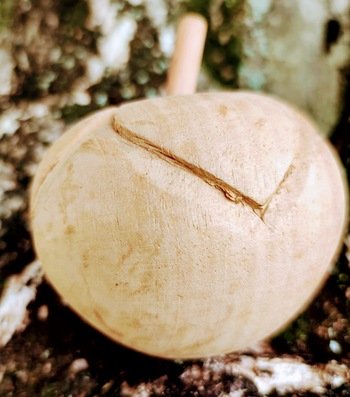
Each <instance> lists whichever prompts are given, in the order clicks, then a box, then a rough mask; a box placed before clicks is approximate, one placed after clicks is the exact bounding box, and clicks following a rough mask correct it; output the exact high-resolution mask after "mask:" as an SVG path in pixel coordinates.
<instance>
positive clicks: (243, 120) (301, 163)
mask: <svg viewBox="0 0 350 397" xmlns="http://www.w3.org/2000/svg"><path fill="white" fill-rule="evenodd" d="M342 178H343V176H342V173H341V168H340V165H339V162H338V160H337V159H336V156H335V155H334V153H333V152H332V151H331V150H330V148H329V146H328V145H327V144H326V143H325V142H324V141H323V140H322V139H321V137H320V136H318V134H317V132H316V130H315V129H314V127H313V126H312V125H311V124H310V122H309V121H308V120H306V119H305V118H304V117H303V116H302V115H300V114H299V113H297V112H296V111H295V110H293V109H291V108H290V107H288V106H286V105H285V104H283V103H280V102H278V101H276V100H275V99H271V98H269V97H266V96H263V95H257V94H252V93H244V92H240V93H238V92H237V93H216V94H196V95H189V96H183V97H181V96H175V97H164V98H158V99H152V100H144V101H139V102H133V103H130V104H126V105H123V106H121V107H119V108H112V109H107V110H104V111H101V112H99V113H96V114H95V115H93V116H91V117H90V118H88V119H85V120H83V121H82V122H81V123H79V124H78V125H76V126H75V127H73V128H72V129H71V130H70V131H69V132H68V133H66V134H65V135H64V136H63V137H62V138H61V139H60V140H59V141H58V142H57V143H56V144H55V145H53V147H52V148H51V149H50V150H49V151H48V153H47V155H46V157H45V159H44V161H43V162H42V164H41V165H40V167H39V170H38V172H37V175H36V177H35V180H34V184H33V187H32V196H31V219H32V229H33V235H34V242H35V247H36V250H37V254H38V256H39V259H40V261H41V263H42V265H43V267H44V269H45V271H46V275H47V277H48V279H49V280H50V281H51V282H52V285H53V286H54V287H55V288H56V289H57V291H58V292H59V293H60V294H61V296H62V297H63V298H64V301H65V302H67V303H68V304H69V305H70V306H71V307H72V308H73V309H74V310H75V311H76V312H77V313H78V314H79V315H81V316H82V317H83V318H84V319H85V320H86V321H88V322H89V323H90V324H92V325H93V326H94V327H96V328H97V329H99V330H100V331H102V332H103V333H105V334H106V335H108V336H109V337H111V338H112V339H114V340H116V341H118V342H120V343H122V344H124V345H126V346H129V347H132V348H134V349H136V350H140V351H143V352H145V353H148V354H152V355H156V356H161V357H168V358H195V357H203V356H210V355H216V354H221V353H226V352H230V351H234V350H239V349H242V348H245V347H247V346H249V345H251V344H254V343H255V342H257V341H258V340H261V339H263V338H266V337H267V336H269V335H271V334H272V333H274V332H276V331H277V330H278V329H280V328H281V327H282V326H284V325H285V324H286V323H287V322H288V321H290V320H291V319H292V318H293V317H295V316H296V314H297V313H299V312H300V310H302V308H303V307H304V306H305V305H306V304H307V303H308V302H309V301H310V299H311V298H312V297H313V295H314V293H315V292H316V291H317V290H318V289H319V288H320V286H321V284H322V282H323V280H324V279H325V277H326V276H327V275H328V271H329V269H330V265H331V263H332V261H333V260H334V257H335V255H336V253H337V250H338V249H339V247H340V243H341V239H342V236H343V233H344V228H345V223H346V220H347V204H346V203H347V196H346V188H345V184H344V180H343V179H342Z"/></svg>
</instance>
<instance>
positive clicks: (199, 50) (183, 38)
mask: <svg viewBox="0 0 350 397" xmlns="http://www.w3.org/2000/svg"><path fill="white" fill-rule="evenodd" d="M206 34H207V22H206V20H205V19H204V18H203V17H202V16H200V15H198V14H186V15H185V16H184V17H182V19H181V20H180V22H179V26H178V30H177V37H176V44H175V50H174V54H173V58H172V60H171V63H170V68H169V71H168V78H167V82H166V86H165V92H166V94H167V95H186V94H194V93H195V92H196V88H197V81H198V75H199V70H200V66H201V63H202V57H203V50H204V44H205V38H206Z"/></svg>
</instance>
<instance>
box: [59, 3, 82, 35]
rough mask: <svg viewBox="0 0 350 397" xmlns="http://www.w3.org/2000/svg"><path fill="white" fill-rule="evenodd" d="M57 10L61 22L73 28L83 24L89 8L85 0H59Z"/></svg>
mask: <svg viewBox="0 0 350 397" xmlns="http://www.w3.org/2000/svg"><path fill="white" fill-rule="evenodd" d="M58 12H59V18H60V21H61V23H64V24H66V25H69V26H71V27H72V28H75V27H83V26H84V23H85V20H86V18H87V15H88V12H89V10H88V6H87V2H86V1H85V0H60V2H59V11H58Z"/></svg>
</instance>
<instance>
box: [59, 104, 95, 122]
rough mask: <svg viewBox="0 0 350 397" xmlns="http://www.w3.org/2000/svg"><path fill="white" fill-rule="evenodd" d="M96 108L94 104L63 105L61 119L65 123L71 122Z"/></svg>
mask: <svg viewBox="0 0 350 397" xmlns="http://www.w3.org/2000/svg"><path fill="white" fill-rule="evenodd" d="M96 109H98V107H97V106H95V105H87V106H81V105H72V106H65V107H64V108H62V109H61V115H62V119H63V120H64V121H65V122H66V123H67V124H69V123H73V122H75V121H77V120H79V119H81V118H82V117H84V116H86V115H88V114H89V113H90V112H92V111H94V110H96Z"/></svg>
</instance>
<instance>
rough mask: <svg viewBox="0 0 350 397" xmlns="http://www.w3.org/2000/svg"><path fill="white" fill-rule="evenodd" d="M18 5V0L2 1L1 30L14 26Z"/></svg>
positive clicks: (0, 12) (0, 11)
mask: <svg viewBox="0 0 350 397" xmlns="http://www.w3.org/2000/svg"><path fill="white" fill-rule="evenodd" d="M16 5H17V1H16V0H1V1H0V32H1V31H2V30H5V29H8V28H10V27H11V26H12V22H13V19H14V11H15V8H16Z"/></svg>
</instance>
